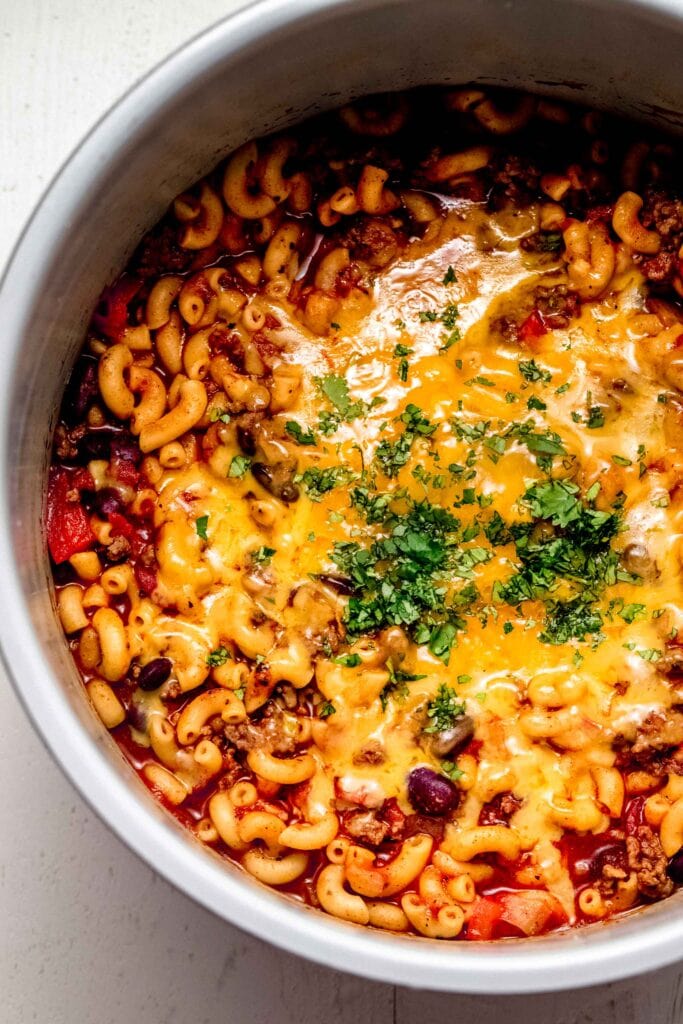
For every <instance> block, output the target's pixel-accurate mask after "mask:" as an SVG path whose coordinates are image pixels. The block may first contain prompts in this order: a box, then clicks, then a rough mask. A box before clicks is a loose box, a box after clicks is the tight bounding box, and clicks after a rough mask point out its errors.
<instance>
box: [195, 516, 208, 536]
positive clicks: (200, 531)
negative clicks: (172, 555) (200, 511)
mask: <svg viewBox="0 0 683 1024" xmlns="http://www.w3.org/2000/svg"><path fill="white" fill-rule="evenodd" d="M194 525H195V529H196V530H197V536H198V537H201V539H202V540H208V539H209V538H208V537H207V535H206V528H207V526H208V525H209V517H208V516H198V517H197V519H195V521H194Z"/></svg>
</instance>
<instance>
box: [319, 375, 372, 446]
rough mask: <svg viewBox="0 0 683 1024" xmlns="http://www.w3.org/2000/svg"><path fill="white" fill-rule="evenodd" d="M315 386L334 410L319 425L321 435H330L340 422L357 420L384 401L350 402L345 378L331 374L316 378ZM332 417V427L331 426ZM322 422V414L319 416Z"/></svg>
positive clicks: (358, 400) (359, 400) (360, 400)
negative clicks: (334, 411)
mask: <svg viewBox="0 0 683 1024" xmlns="http://www.w3.org/2000/svg"><path fill="white" fill-rule="evenodd" d="M316 384H317V385H318V388H319V389H320V391H321V392H322V394H323V395H324V396H325V397H326V398H327V399H328V401H329V402H331V403H332V405H333V406H334V407H335V409H336V413H328V414H327V417H326V418H325V420H324V424H325V426H324V427H323V425H322V423H321V424H320V430H321V432H322V433H325V434H331V433H334V430H336V428H337V427H338V426H339V423H340V422H341V421H342V420H345V421H346V422H347V423H350V422H351V421H352V420H355V419H358V417H360V416H365V415H366V414H367V413H368V411H369V410H370V409H372V408H374V407H375V406H377V405H380V404H381V403H382V402H383V401H384V399H383V398H380V397H379V396H378V397H376V398H373V399H372V401H371V402H364V401H363V400H362V399H360V398H359V399H357V400H356V401H352V400H351V398H350V396H349V385H348V382H347V380H346V378H345V377H339V376H337V374H334V373H331V374H328V375H327V376H326V377H317V378H316ZM333 417H334V421H336V422H334V426H332V423H333ZM321 420H322V414H321Z"/></svg>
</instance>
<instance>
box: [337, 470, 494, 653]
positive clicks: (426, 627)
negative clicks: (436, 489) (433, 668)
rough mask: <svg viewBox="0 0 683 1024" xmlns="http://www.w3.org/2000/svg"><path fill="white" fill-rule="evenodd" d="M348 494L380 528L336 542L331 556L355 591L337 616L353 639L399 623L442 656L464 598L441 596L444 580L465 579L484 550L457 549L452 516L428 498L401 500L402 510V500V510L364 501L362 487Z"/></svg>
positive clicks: (460, 624) (458, 625)
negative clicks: (378, 531) (374, 532)
mask: <svg viewBox="0 0 683 1024" xmlns="http://www.w3.org/2000/svg"><path fill="white" fill-rule="evenodd" d="M354 498H355V502H356V504H357V506H358V505H360V507H361V508H362V509H363V510H364V511H366V512H367V513H368V514H369V516H372V517H373V519H374V520H375V521H377V520H378V519H381V522H382V525H383V530H384V532H383V534H382V535H380V536H375V537H374V538H372V539H370V540H369V541H368V542H367V543H366V544H360V543H359V542H357V541H338V542H337V543H336V544H335V545H334V548H333V551H332V553H331V557H332V560H333V562H334V563H335V565H336V566H337V568H338V569H339V570H340V571H341V572H343V573H344V575H345V576H346V577H347V578H348V580H349V583H350V584H351V586H352V587H353V588H354V593H353V595H352V596H351V597H350V598H349V601H348V604H347V607H346V610H345V613H344V621H345V624H346V628H347V631H348V633H349V634H350V635H351V636H358V635H360V634H363V633H374V632H376V631H377V630H379V629H382V628H383V627H384V626H390V625H396V626H399V625H400V626H403V627H405V628H407V629H408V630H409V632H411V634H412V636H413V639H414V640H415V642H416V643H418V644H427V645H428V646H429V649H430V651H431V652H432V654H434V655H435V656H436V657H438V658H441V659H442V660H444V661H447V659H448V654H449V652H450V650H451V648H452V646H453V644H454V642H455V638H456V634H457V631H458V630H459V629H462V628H463V622H462V619H461V617H460V614H459V613H460V609H461V608H462V607H463V606H464V604H465V603H466V601H467V600H468V599H469V597H470V595H468V596H467V598H465V597H464V596H463V597H462V598H461V595H463V591H461V592H460V594H455V595H452V596H451V597H450V598H448V597H447V594H446V590H447V588H446V582H447V581H448V580H449V579H452V578H453V577H460V578H470V577H472V576H473V575H474V573H473V568H474V566H476V565H477V564H479V563H480V562H482V561H484V560H485V559H486V558H488V557H490V555H491V552H490V551H489V550H488V549H480V548H462V547H460V546H459V545H458V544H457V535H458V530H459V528H460V523H459V521H458V520H457V519H456V518H455V517H454V516H452V515H451V513H450V512H448V511H447V510H446V509H444V508H440V507H439V506H438V505H432V504H431V503H430V502H428V501H420V502H415V501H410V499H407V501H408V509H407V511H404V510H403V509H404V508H405V505H404V504H403V503H404V502H405V501H406V499H400V500H401V503H402V505H401V510H400V511H394V510H393V509H392V508H391V507H390V506H389V505H388V504H387V503H386V502H381V503H380V504H376V503H375V502H376V499H375V502H368V500H367V496H366V495H365V494H364V492H363V490H362V489H361V488H357V489H356V490H355V491H354ZM466 589H467V588H464V590H466ZM471 597H472V599H474V598H475V597H476V589H475V590H474V593H472V595H471ZM459 598H461V600H459Z"/></svg>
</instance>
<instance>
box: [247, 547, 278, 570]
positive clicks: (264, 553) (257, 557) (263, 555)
mask: <svg viewBox="0 0 683 1024" xmlns="http://www.w3.org/2000/svg"><path fill="white" fill-rule="evenodd" d="M275 552H276V549H275V548H268V547H266V546H265V545H263V546H262V547H260V548H257V549H256V551H254V552H252V555H251V560H252V562H256V564H257V565H269V564H270V560H271V558H272V557H273V555H274V554H275Z"/></svg>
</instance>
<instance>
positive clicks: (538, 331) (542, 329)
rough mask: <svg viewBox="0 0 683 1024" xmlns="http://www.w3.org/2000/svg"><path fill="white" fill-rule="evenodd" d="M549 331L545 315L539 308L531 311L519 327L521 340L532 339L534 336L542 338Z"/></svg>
mask: <svg viewBox="0 0 683 1024" xmlns="http://www.w3.org/2000/svg"><path fill="white" fill-rule="evenodd" d="M547 333H548V329H547V327H546V325H545V322H544V320H543V317H542V316H541V314H540V313H539V311H538V310H537V309H535V310H534V311H533V312H532V313H529V315H528V317H527V318H526V320H525V321H524V323H522V324H520V327H519V338H520V341H530V340H531V339H532V338H542V337H543V335H544V334H547Z"/></svg>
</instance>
